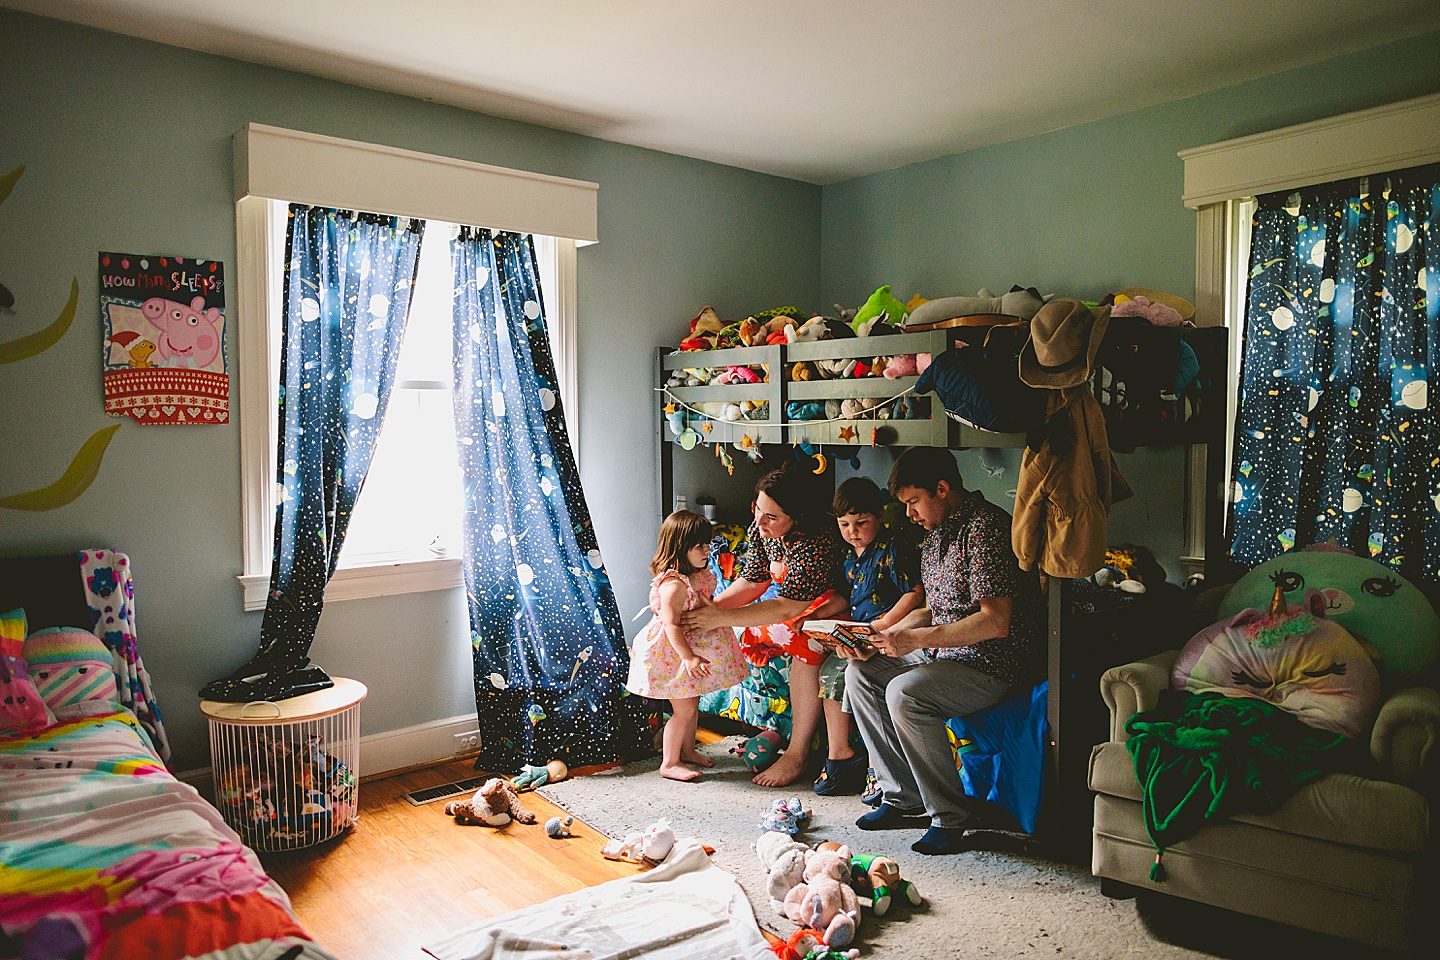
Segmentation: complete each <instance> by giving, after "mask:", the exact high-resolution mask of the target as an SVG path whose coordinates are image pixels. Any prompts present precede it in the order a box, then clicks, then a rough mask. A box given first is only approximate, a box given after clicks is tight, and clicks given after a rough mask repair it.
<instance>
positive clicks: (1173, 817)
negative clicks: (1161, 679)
mask: <svg viewBox="0 0 1440 960" xmlns="http://www.w3.org/2000/svg"><path fill="white" fill-rule="evenodd" d="M1125 730H1126V732H1127V733H1129V734H1130V740H1129V741H1128V742H1127V743H1126V747H1127V748H1128V749H1129V751H1130V756H1131V758H1133V759H1134V761H1135V776H1136V777H1137V778H1138V779H1139V781H1140V785H1141V786H1142V787H1143V788H1144V790H1145V829H1146V830H1147V831H1148V832H1149V834H1150V839H1151V841H1152V842H1153V843H1154V844H1155V851H1156V855H1155V866H1154V867H1152V868H1151V870H1150V879H1152V880H1154V881H1156V882H1159V881H1162V880H1164V879H1165V871H1164V868H1163V867H1162V866H1161V863H1160V858H1161V856H1162V855H1163V854H1164V852H1165V848H1166V847H1170V846H1173V845H1174V844H1176V843H1178V842H1180V841H1181V840H1184V839H1186V838H1187V837H1191V836H1193V835H1194V834H1195V833H1196V832H1198V831H1199V830H1200V828H1201V827H1203V826H1204V825H1205V824H1207V823H1211V822H1214V821H1218V820H1224V819H1227V818H1229V817H1232V816H1234V815H1235V814H1237V813H1247V812H1249V813H1269V812H1270V811H1273V810H1275V809H1276V808H1277V807H1279V806H1280V805H1281V804H1282V803H1284V802H1285V801H1286V800H1287V799H1289V798H1290V796H1291V795H1292V794H1294V793H1295V791H1296V790H1298V789H1299V788H1300V787H1301V786H1303V785H1304V784H1306V783H1308V782H1310V781H1311V780H1315V779H1317V778H1319V777H1322V776H1324V775H1325V774H1326V773H1329V772H1331V771H1332V770H1338V769H1342V768H1345V767H1346V766H1348V765H1350V764H1351V763H1352V762H1353V746H1352V745H1351V744H1350V741H1349V739H1348V738H1346V737H1345V736H1344V735H1342V734H1338V733H1332V732H1330V731H1328V730H1320V729H1317V728H1315V727H1311V726H1307V725H1306V724H1304V723H1302V722H1301V721H1300V720H1299V719H1298V718H1296V717H1295V716H1294V715H1292V714H1290V713H1287V712H1285V711H1284V710H1281V709H1280V708H1279V707H1277V706H1275V705H1274V704H1272V703H1269V702H1268V701H1265V700H1257V699H1255V698H1253V697H1225V696H1221V695H1220V694H1215V693H1204V694H1194V693H1186V692H1184V691H1178V690H1167V691H1165V692H1164V693H1162V694H1161V696H1160V704H1159V706H1158V707H1157V708H1156V709H1154V710H1147V711H1145V712H1143V713H1137V714H1136V715H1135V716H1133V717H1131V718H1130V720H1129V721H1128V722H1126V724H1125Z"/></svg>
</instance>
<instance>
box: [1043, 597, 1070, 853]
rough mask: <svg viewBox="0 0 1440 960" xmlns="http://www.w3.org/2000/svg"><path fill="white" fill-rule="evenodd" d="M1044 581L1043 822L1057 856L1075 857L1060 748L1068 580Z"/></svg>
mask: <svg viewBox="0 0 1440 960" xmlns="http://www.w3.org/2000/svg"><path fill="white" fill-rule="evenodd" d="M1042 580H1043V581H1044V583H1045V601H1046V604H1045V605H1046V610H1047V614H1048V615H1047V617H1046V633H1045V637H1046V679H1047V681H1048V683H1049V685H1048V687H1047V688H1046V697H1045V714H1046V717H1045V718H1046V722H1047V724H1048V733H1047V736H1046V760H1047V761H1048V763H1047V766H1048V767H1049V770H1048V771H1047V773H1046V788H1045V790H1044V795H1043V803H1044V806H1045V808H1046V810H1045V817H1044V822H1046V823H1048V825H1049V826H1048V827H1047V829H1046V833H1048V835H1049V837H1048V840H1049V846H1051V847H1053V848H1054V850H1055V852H1056V854H1057V859H1063V860H1073V859H1074V856H1075V853H1076V849H1077V847H1078V843H1077V840H1076V838H1075V837H1073V836H1071V833H1072V827H1073V825H1074V824H1075V823H1076V822H1077V820H1078V817H1077V815H1076V812H1075V811H1074V810H1073V809H1071V807H1072V804H1071V802H1070V801H1071V793H1072V790H1071V775H1072V771H1071V770H1070V769H1068V768H1069V766H1070V765H1069V763H1068V762H1067V761H1068V759H1069V758H1068V757H1066V756H1065V755H1064V753H1063V752H1062V749H1061V740H1060V733H1061V730H1060V711H1061V707H1062V705H1061V702H1060V697H1061V694H1062V693H1064V692H1065V691H1066V684H1065V679H1066V677H1065V658H1064V654H1063V651H1062V649H1061V642H1062V639H1063V638H1062V624H1063V621H1064V610H1065V600H1066V597H1065V581H1064V580H1063V579H1060V578H1057V577H1046V576H1043V575H1042Z"/></svg>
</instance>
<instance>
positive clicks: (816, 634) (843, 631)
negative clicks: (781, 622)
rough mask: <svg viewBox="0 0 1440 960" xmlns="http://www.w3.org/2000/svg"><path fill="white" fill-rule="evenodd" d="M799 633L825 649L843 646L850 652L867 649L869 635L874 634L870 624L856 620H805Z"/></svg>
mask: <svg viewBox="0 0 1440 960" xmlns="http://www.w3.org/2000/svg"><path fill="white" fill-rule="evenodd" d="M800 631H801V632H802V633H804V634H805V636H807V637H810V638H811V639H813V640H815V641H816V642H817V643H823V644H825V645H826V646H827V647H834V646H845V647H849V648H850V649H851V650H866V649H869V647H870V635H871V634H872V633H874V631H873V630H871V629H870V624H868V623H861V622H859V621H857V620H806V621H805V622H804V623H802V624H801V625H800Z"/></svg>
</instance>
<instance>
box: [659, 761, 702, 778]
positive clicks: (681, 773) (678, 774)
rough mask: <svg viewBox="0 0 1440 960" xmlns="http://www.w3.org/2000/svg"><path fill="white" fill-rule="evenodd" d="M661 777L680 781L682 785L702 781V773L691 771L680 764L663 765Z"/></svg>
mask: <svg viewBox="0 0 1440 960" xmlns="http://www.w3.org/2000/svg"><path fill="white" fill-rule="evenodd" d="M660 776H662V777H664V778H665V779H666V780H679V781H680V782H681V783H692V782H694V781H696V780H699V779H700V771H698V770H691V769H690V768H689V767H682V766H680V764H678V763H676V764H661V766H660Z"/></svg>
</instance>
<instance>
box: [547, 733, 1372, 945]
mask: <svg viewBox="0 0 1440 960" xmlns="http://www.w3.org/2000/svg"><path fill="white" fill-rule="evenodd" d="M734 742H735V738H733V737H732V738H729V739H727V740H725V741H722V742H720V743H716V744H711V745H708V746H705V747H702V748H701V749H702V751H703V752H704V753H706V754H707V755H708V756H710V757H712V758H714V759H715V760H716V766H715V769H714V770H712V771H707V773H706V774H705V779H704V780H703V781H702V782H700V783H694V784H689V783H676V782H674V781H671V780H665V779H663V778H662V777H660V776H659V775H658V774H657V773H656V772H655V771H656V768H657V767H658V766H659V760H658V758H656V759H651V760H648V761H641V762H639V763H634V764H630V765H628V766H626V767H623V768H621V769H620V770H619V771H616V772H615V773H613V774H605V775H600V776H593V777H578V778H575V779H572V780H567V781H564V782H562V783H557V784H550V785H549V786H546V787H543V788H541V790H540V793H541V794H543V795H544V796H546V797H548V798H549V799H550V800H552V801H553V802H555V803H556V804H558V805H559V806H561V807H564V808H565V809H567V810H569V811H570V812H571V813H573V814H574V815H575V816H576V817H578V818H580V819H581V820H584V821H585V822H586V823H588V824H590V825H591V826H592V827H594V828H595V829H597V830H601V831H603V832H605V833H607V834H609V835H611V836H624V835H625V834H626V833H629V832H631V831H633V830H640V829H644V828H645V827H646V826H648V825H649V824H650V823H652V822H654V821H655V820H656V819H658V818H660V817H666V818H668V819H669V821H670V823H671V825H672V826H674V828H675V832H676V833H677V834H678V835H679V836H682V837H685V836H692V837H695V838H697V839H699V840H700V841H701V842H703V843H707V844H709V845H711V846H713V847H715V848H716V850H715V855H714V861H715V863H716V864H717V865H718V866H720V867H721V868H722V869H724V870H725V871H728V872H729V873H732V874H734V875H735V877H736V879H738V880H739V883H740V886H741V887H743V888H744V890H745V892H746V894H748V896H749V899H750V904H751V906H752V907H753V908H754V912H755V916H756V918H757V919H758V920H759V922H760V924H761V926H763V927H765V928H767V929H769V930H771V931H772V932H775V933H779V934H781V935H782V936H783V935H788V933H789V932H790V931H791V930H793V929H794V925H793V924H791V923H790V922H789V921H788V920H784V919H781V918H780V917H778V916H777V915H776V913H775V911H774V910H772V909H771V907H770V903H769V898H768V897H767V896H766V894H765V882H764V880H765V878H764V873H763V871H762V869H761V867H760V862H759V860H758V859H757V858H756V856H755V853H754V850H753V846H752V845H753V844H754V842H755V840H756V838H757V837H758V836H759V835H760V829H759V821H760V817H761V815H762V814H763V812H764V811H765V810H766V809H767V808H768V807H769V805H770V803H771V802H772V801H773V800H775V799H777V798H782V797H788V796H791V795H792V794H793V795H797V796H799V797H800V798H801V799H802V800H803V801H804V802H805V804H806V805H807V806H808V807H810V808H811V809H812V810H813V812H814V819H813V821H812V823H811V826H810V828H809V829H808V830H806V831H803V832H802V833H801V834H800V836H799V837H797V839H799V840H802V841H804V842H807V843H809V844H812V845H813V844H815V843H818V842H819V841H821V840H837V841H840V842H842V843H846V844H849V845H850V847H851V849H852V850H853V851H854V852H856V853H885V854H888V855H890V856H892V857H894V858H895V859H896V860H897V861H898V862H899V864H900V867H901V870H902V872H903V873H904V875H905V877H906V878H907V879H909V880H912V881H914V882H915V884H916V885H917V886H918V887H919V889H920V892H921V893H922V894H923V895H924V897H925V899H926V903H925V905H923V906H921V907H918V908H910V907H909V906H908V905H900V906H895V907H892V909H891V912H890V913H889V914H888V915H887V916H885V917H883V918H876V917H875V916H873V915H872V914H869V913H868V912H866V913H865V914H864V916H863V919H862V921H861V925H860V930H859V936H858V942H857V945H858V947H859V948H860V951H861V954H862V957H864V958H867V960H868V958H871V957H875V958H882V957H883V958H896V960H901V958H904V960H910V958H915V960H921V958H924V960H933V958H938V957H954V958H962V957H963V958H970V957H1038V956H1044V957H1062V958H1063V957H1086V958H1089V957H1094V958H1110V957H1122V958H1135V960H1142V958H1143V960H1171V958H1194V957H1207V956H1224V957H1231V958H1247V960H1248V958H1260V957H1267V958H1268V957H1274V956H1277V955H1283V956H1303V957H1305V958H1306V960H1319V958H1322V957H1323V958H1331V957H1334V958H1340V957H1344V958H1346V960H1355V958H1358V957H1362V956H1371V954H1369V953H1367V952H1366V951H1365V949H1364V948H1362V947H1358V946H1356V945H1353V944H1347V943H1343V942H1341V941H1335V940H1330V939H1327V938H1322V937H1318V936H1312V935H1310V934H1306V933H1304V932H1301V931H1297V930H1291V929H1290V928H1285V927H1280V926H1278V925H1275V924H1269V923H1264V922H1262V921H1255V920H1251V919H1249V918H1245V917H1240V916H1238V915H1235V914H1230V913H1225V912H1222V911H1216V910H1212V909H1209V908H1202V907H1199V906H1198V905H1193V904H1188V903H1186V904H1181V903H1178V902H1172V901H1169V900H1167V899H1166V898H1156V900H1157V901H1158V902H1156V903H1155V904H1153V905H1149V904H1147V905H1146V907H1145V909H1144V910H1143V911H1142V910H1140V909H1138V908H1137V903H1136V901H1133V900H1129V901H1115V900H1108V899H1106V898H1105V897H1104V896H1102V895H1101V894H1100V883H1099V881H1098V880H1097V879H1095V878H1094V877H1092V876H1091V875H1090V873H1089V871H1088V870H1086V869H1082V868H1080V867H1074V866H1070V865H1067V864H1058V863H1053V862H1050V861H1046V860H1043V859H1040V858H1038V857H1033V856H1028V855H1025V854H1023V853H1018V852H1000V851H1005V850H1015V849H1018V848H1019V845H1018V844H1016V843H1015V842H1014V841H1013V840H1010V839H1009V838H1006V837H1004V836H1003V835H989V836H986V835H980V839H979V841H978V842H979V843H980V844H982V845H984V844H986V843H987V841H988V845H989V846H990V847H991V849H990V850H989V851H986V850H976V851H972V852H968V853H962V854H956V855H952V856H945V857H925V856H921V855H920V854H917V853H913V852H912V851H911V850H910V844H911V843H912V842H914V841H915V840H916V839H917V838H918V837H919V835H920V832H921V831H920V830H918V829H916V830H887V831H876V832H866V831H862V830H860V829H858V828H857V827H856V826H855V818H856V817H857V816H859V815H860V814H861V813H864V812H865V811H866V809H868V808H866V807H864V806H862V805H861V803H860V801H859V800H858V799H857V798H856V797H853V796H852V797H817V796H815V795H814V793H813V792H811V789H810V784H809V783H804V784H797V785H795V786H793V787H790V788H786V789H785V790H783V791H782V790H770V789H765V788H762V787H757V786H755V785H754V784H752V783H750V776H751V774H750V771H748V770H747V769H746V768H745V767H744V765H743V764H742V763H741V762H740V759H739V757H736V756H732V755H731V754H729V753H728V749H729V747H730V746H731V745H732V744H733V743H734ZM597 856H598V852H597ZM1277 951H1278V953H1277Z"/></svg>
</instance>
